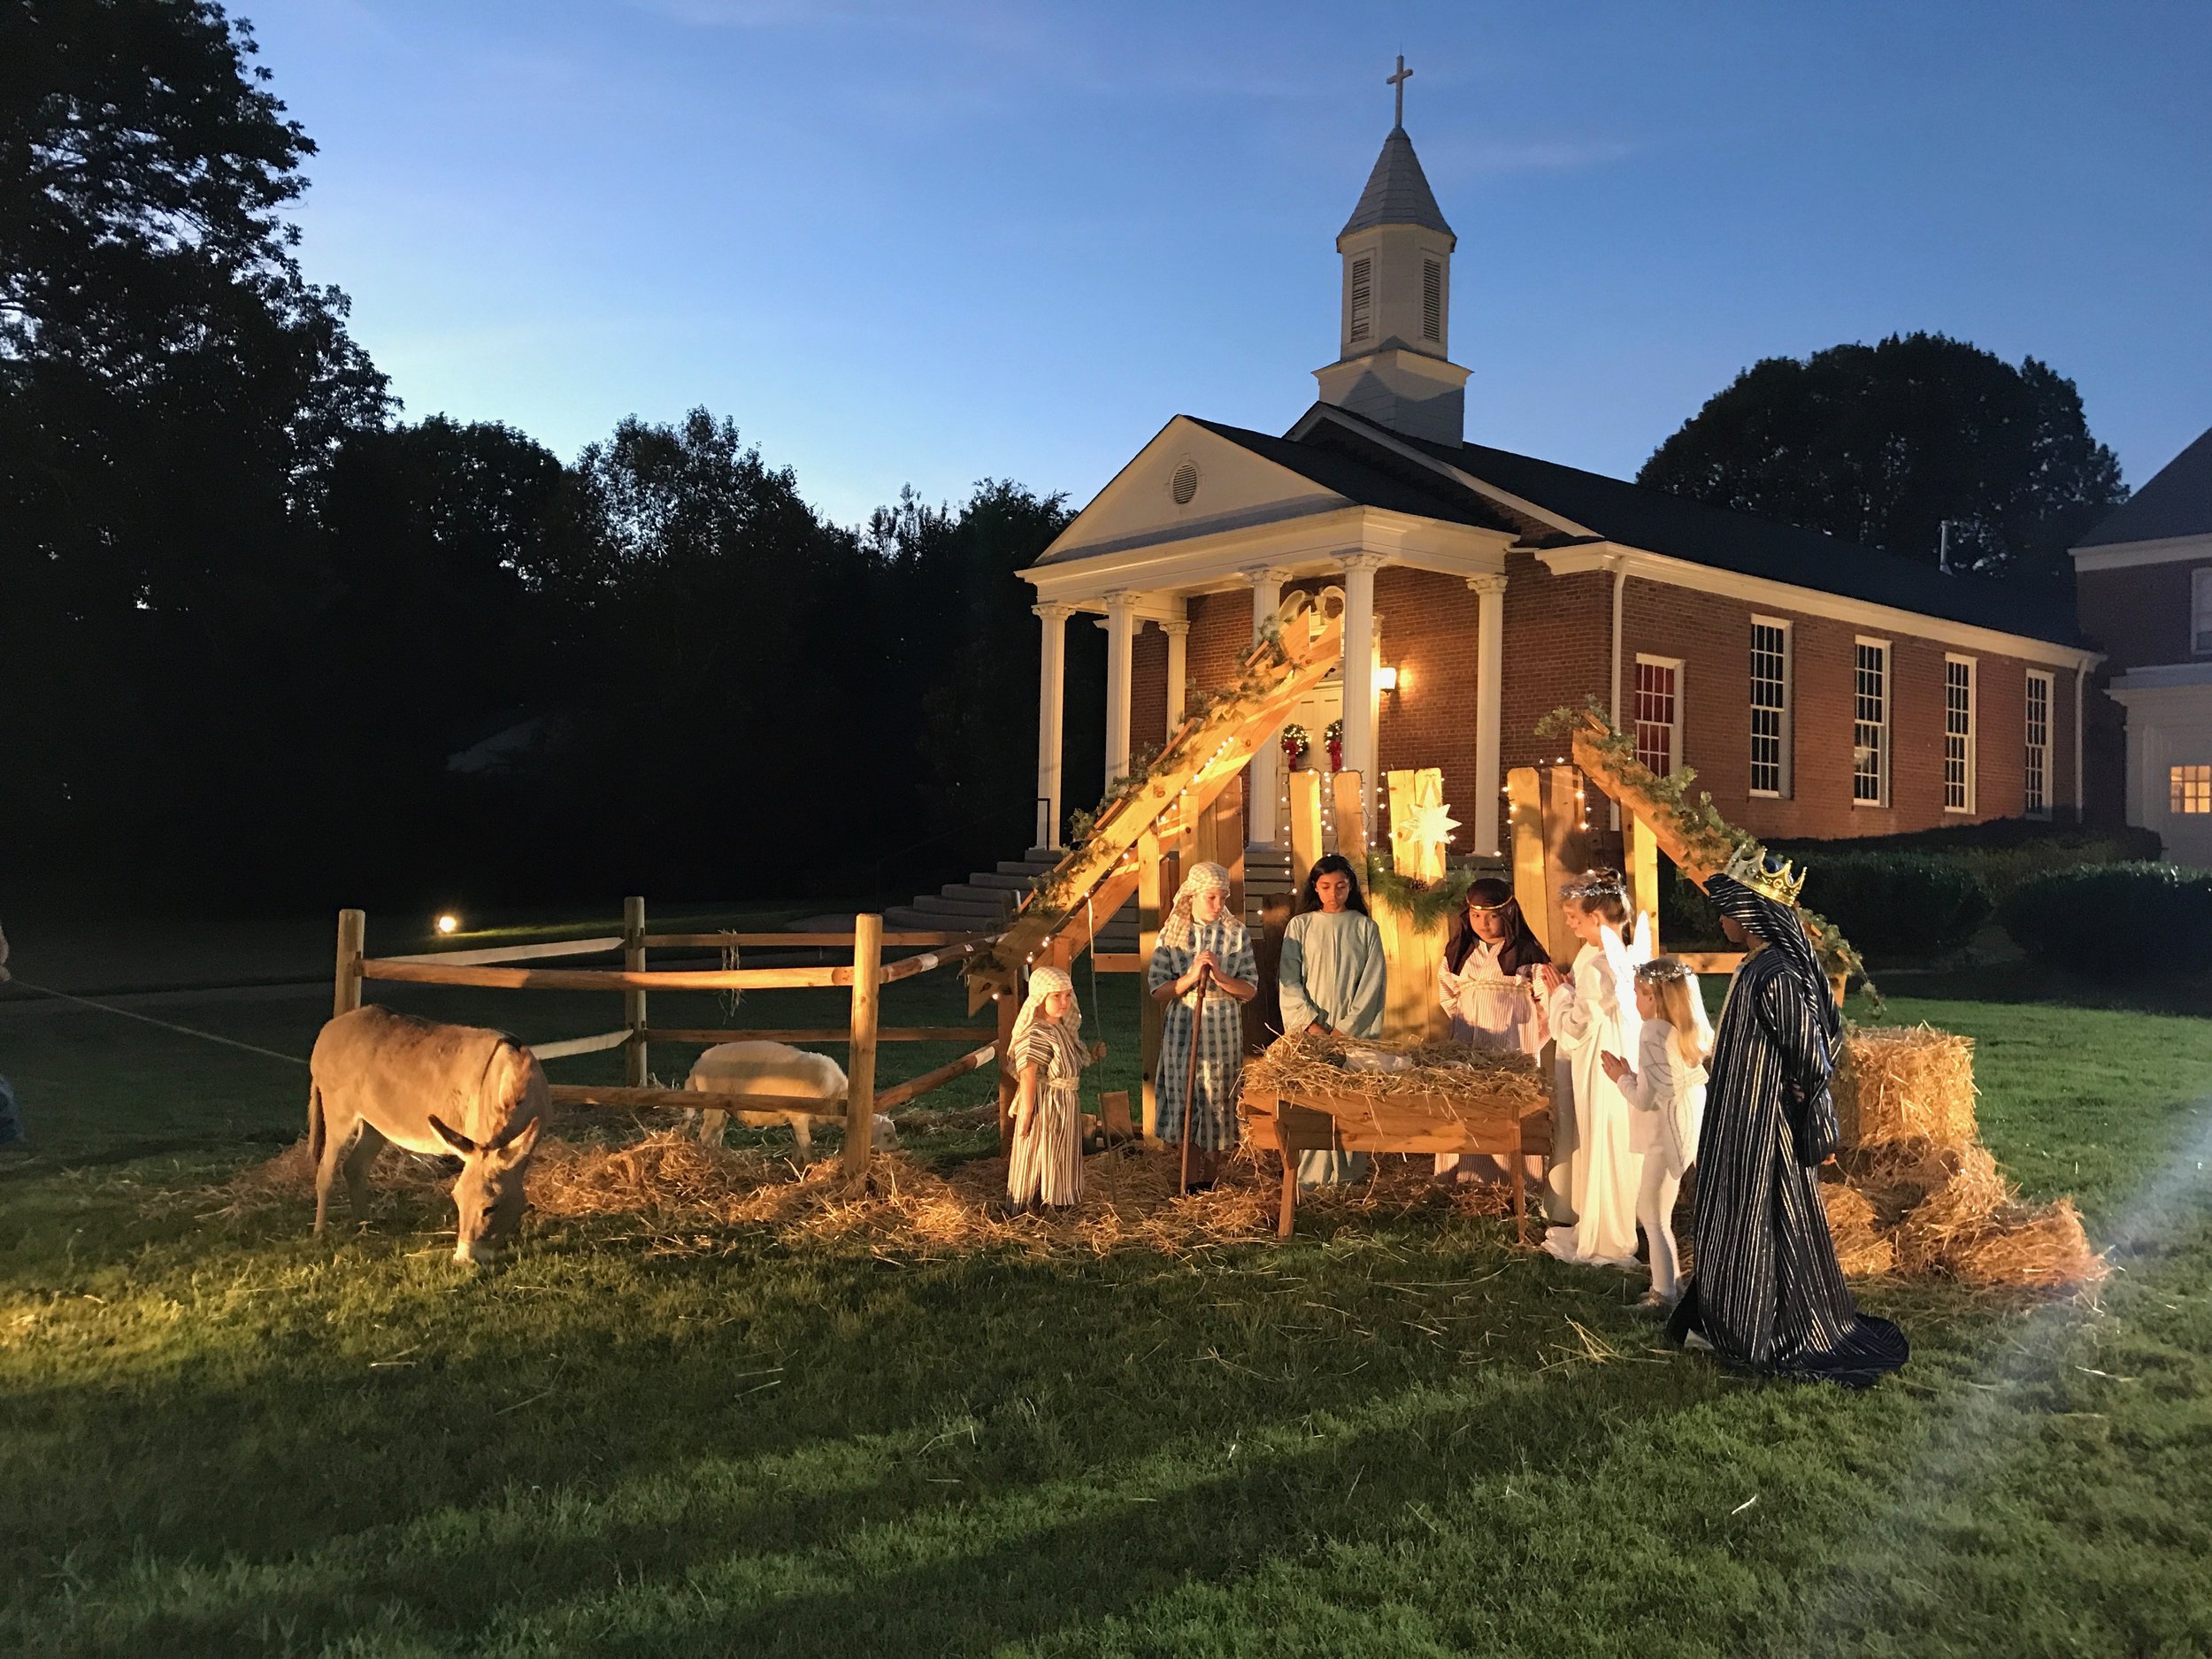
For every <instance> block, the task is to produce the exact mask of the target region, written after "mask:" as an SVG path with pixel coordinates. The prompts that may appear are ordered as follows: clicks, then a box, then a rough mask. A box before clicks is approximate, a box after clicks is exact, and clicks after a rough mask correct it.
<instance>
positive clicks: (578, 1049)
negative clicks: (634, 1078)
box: [530, 1025, 644, 1088]
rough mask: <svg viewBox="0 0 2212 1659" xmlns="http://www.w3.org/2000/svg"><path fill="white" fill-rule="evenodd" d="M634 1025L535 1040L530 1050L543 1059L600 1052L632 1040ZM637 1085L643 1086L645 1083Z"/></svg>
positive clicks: (560, 1058) (556, 1058)
mask: <svg viewBox="0 0 2212 1659" xmlns="http://www.w3.org/2000/svg"><path fill="white" fill-rule="evenodd" d="M632 1029H633V1028H632V1027H630V1026H628V1025H625V1026H624V1027H623V1028H622V1029H621V1030H620V1031H603V1032H601V1033H599V1034H598V1035H597V1036H596V1037H571V1038H569V1039H567V1040H566V1041H563V1042H534V1043H532V1044H531V1045H530V1052H531V1053H532V1054H534V1055H535V1056H537V1057H538V1058H539V1059H541V1060H565V1059H567V1058H568V1057H569V1056H571V1055H577V1054H598V1053H600V1052H601V1051H602V1050H603V1049H607V1048H620V1047H622V1045H623V1044H624V1043H626V1042H627V1041H630V1036H631V1032H632ZM635 1087H640V1088H642V1087H644V1085H643V1084H638V1085H636V1086H635Z"/></svg>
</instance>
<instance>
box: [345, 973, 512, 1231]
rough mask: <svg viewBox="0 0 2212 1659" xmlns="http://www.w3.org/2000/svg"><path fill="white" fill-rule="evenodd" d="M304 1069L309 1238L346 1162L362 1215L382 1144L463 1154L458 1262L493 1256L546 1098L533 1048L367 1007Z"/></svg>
mask: <svg viewBox="0 0 2212 1659" xmlns="http://www.w3.org/2000/svg"><path fill="white" fill-rule="evenodd" d="M308 1066H309V1077H310V1079H311V1081H310V1084H309V1090H308V1112H307V1121H308V1133H307V1145H308V1150H309V1152H310V1154H311V1156H313V1157H314V1159H315V1231H316V1233H317V1234H320V1233H321V1232H322V1230H323V1221H324V1217H325V1216H326V1214H327V1213H328V1210H329V1207H330V1188H331V1184H332V1182H333V1181H334V1180H335V1179H336V1178H337V1174H338V1171H340V1170H341V1169H343V1170H344V1171H345V1176H346V1195H347V1197H348V1198H349V1200H350V1201H351V1203H352V1206H353V1213H354V1214H355V1216H356V1217H359V1216H360V1215H361V1214H362V1213H363V1212H364V1208H365V1202H366V1196H367V1195H366V1193H365V1189H364V1187H363V1177H365V1175H366V1174H367V1172H368V1168H369V1165H370V1164H372V1163H373V1162H374V1161H375V1158H376V1155H377V1152H378V1149H379V1148H381V1147H382V1146H383V1145H384V1143H385V1142H386V1141H390V1142H391V1143H392V1144H393V1145H394V1146H397V1147H403V1148H406V1149H407V1150H408V1151H410V1152H419V1153H423V1154H425V1155H426V1156H443V1155H446V1154H450V1153H457V1154H459V1156H460V1159H461V1178H460V1179H458V1180H457V1181H456V1182H454V1184H453V1202H454V1203H455V1205H456V1207H457V1209H458V1210H459V1211H460V1227H459V1236H458V1238H457V1241H456V1242H455V1244H454V1247H453V1259H454V1260H455V1261H457V1262H469V1263H483V1262H487V1261H489V1260H490V1259H491V1258H492V1257H493V1256H495V1255H496V1254H497V1253H498V1252H499V1250H500V1249H501V1248H503V1246H504V1244H505V1243H506V1241H507V1240H509V1239H511V1237H513V1235H514V1233H515V1229H516V1226H517V1225H518V1223H519V1222H520V1221H521V1219H522V1204H523V1190H522V1188H523V1180H524V1178H525V1176H526V1173H527V1172H528V1170H529V1167H530V1155H531V1154H532V1153H533V1152H534V1151H536V1150H537V1145H538V1131H539V1129H540V1128H541V1126H542V1125H543V1121H544V1113H545V1112H546V1110H547V1109H548V1107H549V1105H550V1103H551V1095H550V1094H549V1091H548V1088H547V1085H546V1080H545V1068H544V1067H543V1066H541V1065H540V1064H538V1059H537V1056H535V1055H534V1054H532V1053H531V1052H530V1051H529V1049H527V1048H524V1047H523V1046H522V1045H521V1044H520V1043H518V1042H517V1041H515V1040H514V1039H513V1038H512V1037H510V1036H508V1035H507V1034H506V1033H504V1032H498V1031H486V1030H483V1029H481V1028H480V1027H478V1026H474V1025H437V1024H434V1023H433V1022H432V1021H430V1020H426V1019H416V1018H412V1017H411V1016H410V1015H406V1014H395V1013H393V1012H392V1011H391V1010H388V1009H383V1008H379V1007H377V1006H375V1005H374V1004H373V1003H372V1004H370V1005H369V1006H367V1007H365V1008H357V1009H355V1010H353V1011H352V1012H351V1013H349V1014H341V1015H339V1016H338V1018H335V1019H334V1020H332V1021H331V1022H330V1023H329V1024H327V1025H325V1026H324V1027H323V1029H322V1034H321V1035H320V1036H319V1037H317V1038H316V1039H315V1052H314V1055H313V1056H312V1057H311V1059H310V1060H309V1062H308ZM439 1112H443V1113H444V1114H445V1116H444V1117H442V1118H441V1117H439V1116H437V1115H436V1114H437V1113H439Z"/></svg>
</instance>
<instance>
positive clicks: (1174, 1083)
mask: <svg viewBox="0 0 2212 1659" xmlns="http://www.w3.org/2000/svg"><path fill="white" fill-rule="evenodd" d="M1228 905H1229V872H1227V871H1226V870H1225V869H1223V868H1222V867H1221V866H1220V865H1219V864H1194V865H1193V866H1192V867H1191V872H1190V874H1189V875H1187V876H1186V877H1184V878H1183V885H1182V887H1179V889H1178V890H1177V892H1176V895H1175V903H1174V907H1173V908H1172V909H1171V910H1170V911H1169V912H1168V915H1167V917H1166V919H1165V920H1164V921H1163V922H1162V923H1161V925H1160V942H1159V943H1158V944H1157V945H1156V946H1154V947H1153V950H1152V962H1151V964H1150V967H1149V969H1148V972H1147V973H1146V976H1145V982H1146V985H1147V986H1148V987H1149V989H1150V991H1151V994H1152V998H1153V1000H1154V1001H1155V1002H1158V1003H1159V1004H1160V1005H1161V1007H1162V1009H1163V1010H1164V1012H1163V1014H1162V1018H1161V1021H1160V1064H1159V1070H1158V1071H1157V1072H1156V1074H1155V1075H1154V1078H1153V1094H1154V1097H1155V1099H1156V1101H1157V1102H1158V1103H1159V1117H1158V1119H1157V1123H1158V1129H1159V1135H1160V1139H1161V1140H1163V1141H1166V1142H1167V1143H1168V1144H1169V1145H1170V1146H1177V1145H1179V1144H1181V1142H1182V1140H1183V1138H1184V1136H1185V1135H1188V1136H1189V1137H1190V1143H1191V1150H1192V1152H1193V1153H1194V1157H1193V1159H1192V1165H1191V1167H1192V1171H1193V1179H1192V1186H1193V1187H1194V1188H1202V1187H1210V1186H1211V1185H1212V1184H1213V1181H1214V1179H1215V1178H1216V1176H1217V1175H1218V1174H1219V1172H1220V1164H1221V1155H1222V1153H1223V1152H1224V1151H1225V1150H1226V1149H1227V1148H1230V1147H1232V1146H1233V1145H1234V1144H1235V1142H1236V1134H1237V1125H1236V1111H1237V1084H1238V1081H1239V1079H1240V1078H1241V1077H1242V1075H1243V1072H1244V1010H1243V1008H1242V1006H1241V1005H1242V1004H1243V1003H1245V1002H1249V1001H1251V999H1252V998H1253V997H1255V996H1256V995H1259V965H1258V964H1257V963H1256V962H1255V961H1254V960H1253V956H1252V940H1251V936H1250V935H1249V934H1248V933H1246V932H1245V928H1244V924H1243V923H1242V922H1241V921H1240V920H1238V919H1237V918H1235V917H1233V916H1231V915H1230V914H1229V913H1228ZM1202 976H1204V978H1205V979H1206V987H1205V1003H1204V1009H1203V1011H1202V1012H1201V1011H1200V1010H1199V995H1198V991H1199V980H1200V979H1201V977H1202ZM1194 1046H1195V1048H1196V1050H1197V1055H1198V1067H1197V1072H1196V1075H1195V1077H1194V1079H1191V1094H1192V1098H1190V1099H1188V1100H1186V1099H1185V1098H1184V1084H1185V1081H1186V1079H1187V1078H1190V1073H1191V1053H1192V1049H1193V1047H1194Z"/></svg>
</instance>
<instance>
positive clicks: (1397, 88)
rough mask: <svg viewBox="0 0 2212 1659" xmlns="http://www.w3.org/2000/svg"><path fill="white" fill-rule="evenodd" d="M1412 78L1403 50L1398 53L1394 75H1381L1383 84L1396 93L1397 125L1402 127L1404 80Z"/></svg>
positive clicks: (1404, 93)
mask: <svg viewBox="0 0 2212 1659" xmlns="http://www.w3.org/2000/svg"><path fill="white" fill-rule="evenodd" d="M1412 79H1413V71H1411V70H1410V69H1408V68H1407V67H1406V55H1405V54H1404V53H1403V52H1400V53H1399V54H1398V73H1396V74H1394V75H1385V76H1384V77H1383V85H1385V86H1386V87H1388V88H1391V89H1392V90H1393V91H1394V92H1395V93H1396V94H1397V95H1398V125H1399V126H1400V127H1403V126H1404V125H1405V124H1406V82H1407V81H1410V80H1412Z"/></svg>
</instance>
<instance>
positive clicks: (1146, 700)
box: [1129, 622, 1167, 754]
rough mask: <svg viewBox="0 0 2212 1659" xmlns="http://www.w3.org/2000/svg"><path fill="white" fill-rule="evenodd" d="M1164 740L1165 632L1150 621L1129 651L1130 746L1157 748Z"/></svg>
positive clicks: (1165, 690)
mask: <svg viewBox="0 0 2212 1659" xmlns="http://www.w3.org/2000/svg"><path fill="white" fill-rule="evenodd" d="M1165 741H1167V635H1166V634H1163V633H1161V632H1160V630H1159V628H1158V627H1157V626H1155V625H1154V624H1152V623H1149V622H1148V623H1146V624H1145V625H1144V627H1143V629H1142V630H1141V632H1140V633H1139V634H1137V637H1136V640H1135V641H1134V642H1133V646H1132V648H1131V650H1130V653H1129V747H1130V749H1131V750H1132V752H1134V753H1140V754H1141V753H1142V752H1143V751H1144V750H1146V749H1158V748H1159V747H1160V745H1161V744H1163V743H1164V742H1165Z"/></svg>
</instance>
